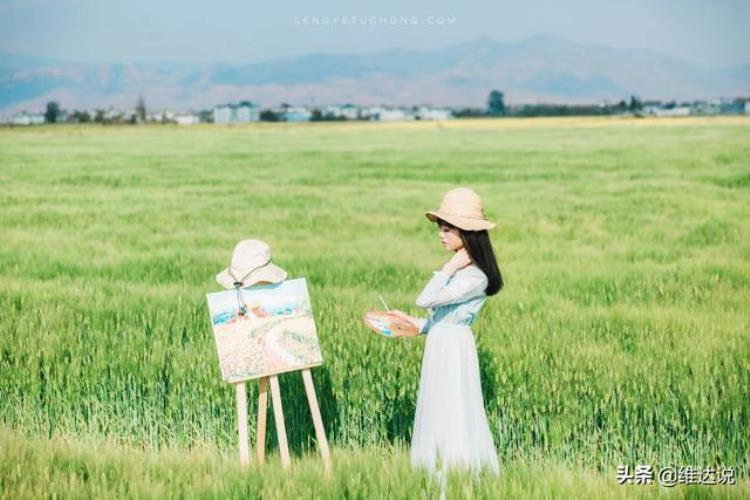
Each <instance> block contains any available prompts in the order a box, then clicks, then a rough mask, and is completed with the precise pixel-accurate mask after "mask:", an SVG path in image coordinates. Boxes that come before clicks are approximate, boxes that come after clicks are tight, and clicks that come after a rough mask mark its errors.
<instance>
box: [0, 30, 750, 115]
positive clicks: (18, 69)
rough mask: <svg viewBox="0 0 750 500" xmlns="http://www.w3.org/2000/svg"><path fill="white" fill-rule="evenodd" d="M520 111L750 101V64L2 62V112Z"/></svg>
mask: <svg viewBox="0 0 750 500" xmlns="http://www.w3.org/2000/svg"><path fill="white" fill-rule="evenodd" d="M493 88H497V89H500V90H502V91H503V92H505V95H506V100H507V101H508V102H511V103H514V102H515V103H517V102H536V101H547V102H577V103H581V102H598V101H600V100H603V99H609V100H619V99H622V98H627V97H628V96H630V95H631V94H635V95H638V96H640V97H641V98H644V99H678V100H683V99H689V100H692V99H697V98H716V97H721V96H725V97H734V96H739V95H744V96H747V95H750V64H748V65H744V66H734V67H727V68H719V69H716V68H705V67H702V66H698V65H695V64H693V63H690V62H687V61H684V60H681V59H678V58H674V57H670V56H666V55H663V54H659V53H656V52H653V51H647V50H633V49H618V48H612V47H604V46H598V45H589V44H581V43H576V42H572V41H570V40H566V39H564V38H560V37H557V36H551V35H540V36H535V37H531V38H528V39H526V40H522V41H517V42H497V41H494V40H492V39H490V38H488V37H484V36H483V37H480V38H477V39H475V40H473V41H470V42H466V43H462V44H458V45H454V46H450V47H447V48H443V49H437V50H429V51H420V50H402V49H397V50H385V51H381V52H376V53H370V54H349V55H334V54H307V55H300V56H296V57H283V58H276V59H270V60H268V61H264V62H258V63H250V64H243V65H227V64H182V63H169V62H166V63H142V64H93V63H73V62H64V61H56V60H51V59H43V58H33V57H24V56H18V55H12V54H7V53H2V52H0V113H2V114H3V115H7V114H10V113H11V112H13V111H15V110H18V109H28V110H35V109H42V108H43V106H44V104H45V103H46V102H47V101H48V100H51V99H57V100H59V101H60V103H61V105H62V106H63V107H64V108H68V109H71V108H93V107H108V106H110V105H111V106H115V107H123V108H124V107H132V106H134V104H135V102H136V99H137V96H138V94H139V93H142V94H143V95H144V97H145V99H146V104H147V106H148V107H153V108H161V107H175V108H189V107H193V108H202V107H210V106H213V105H215V104H220V103H224V102H227V101H234V100H243V99H248V100H251V101H254V102H257V103H259V104H261V105H263V106H273V105H277V104H279V103H280V102H283V101H285V102H290V103H299V104H310V103H313V104H329V103H336V102H339V103H344V102H352V103H357V104H434V105H451V106H462V105H467V106H484V104H485V102H486V98H487V95H488V93H489V91H490V90H491V89H493Z"/></svg>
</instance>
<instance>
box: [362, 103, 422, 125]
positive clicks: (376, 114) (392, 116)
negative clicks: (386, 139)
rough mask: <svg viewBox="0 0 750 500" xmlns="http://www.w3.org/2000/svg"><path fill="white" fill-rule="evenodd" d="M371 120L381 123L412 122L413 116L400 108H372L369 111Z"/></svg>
mask: <svg viewBox="0 0 750 500" xmlns="http://www.w3.org/2000/svg"><path fill="white" fill-rule="evenodd" d="M369 115H370V119H371V120H378V121H383V122H386V121H388V122H390V121H403V120H413V119H414V115H413V114H411V113H409V112H407V111H406V110H404V109H402V108H388V107H383V106H373V107H371V108H370V109H369Z"/></svg>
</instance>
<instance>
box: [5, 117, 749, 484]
mask: <svg viewBox="0 0 750 500" xmlns="http://www.w3.org/2000/svg"><path fill="white" fill-rule="evenodd" d="M0 185H1V186H2V189H0V206H1V207H2V212H1V213H0V240H1V241H2V243H1V244H0V497H1V496H7V497H16V496H38V495H42V496H48V495H53V494H54V493H58V494H62V495H63V496H69V495H73V496H77V495H95V496H109V495H111V494H115V495H118V496H131V495H136V496H152V497H160V496H162V495H163V494H165V493H166V494H170V493H171V494H173V495H187V496H191V495H205V496H216V497H222V496H227V495H228V496H245V497H247V496H253V494H258V492H262V495H263V496H264V497H270V498H284V497H288V496H296V497H303V498H306V497H320V496H330V497H347V498H373V497H374V498H386V497H389V498H415V497H417V498H418V497H419V496H420V495H421V494H422V493H425V492H427V493H428V494H429V495H432V494H433V493H434V489H432V488H431V487H430V486H428V485H427V483H426V478H424V477H422V476H421V475H419V474H417V473H415V472H412V471H411V470H410V468H409V463H408V445H409V439H410V436H411V426H412V422H413V417H414V409H415V403H416V395H417V390H418V381H419V369H420V362H421V355H422V350H423V348H424V342H425V337H424V336H423V337H421V338H418V339H385V338H382V337H378V336H376V335H375V334H374V333H372V332H371V331H369V330H367V329H366V328H365V327H364V326H363V325H362V323H361V316H362V313H363V312H364V311H365V310H368V309H372V308H377V307H378V306H379V301H378V299H377V297H378V294H382V295H383V296H384V297H385V298H386V300H387V301H388V302H389V305H390V306H391V307H393V308H399V309H402V310H404V311H406V312H408V313H412V314H424V311H421V310H419V309H418V308H416V307H415V306H414V299H415V298H416V296H417V294H418V293H419V291H420V290H421V287H422V286H423V285H424V284H425V283H426V281H427V280H428V279H429V277H430V276H431V274H432V273H431V272H432V271H433V270H436V269H438V268H439V267H440V266H441V265H442V263H443V262H444V261H445V260H447V259H448V257H449V255H448V254H447V253H446V252H445V251H444V250H443V249H442V248H441V247H440V245H439V241H438V234H437V231H436V228H435V226H434V225H431V224H430V223H429V222H428V221H427V219H426V218H425V217H424V215H423V213H424V211H425V210H428V209H432V208H435V207H436V206H437V205H438V203H439V202H440V198H441V196H442V194H443V193H444V192H445V191H447V190H448V189H450V188H452V187H455V186H459V185H465V186H469V187H472V188H473V189H475V190H476V191H477V192H478V193H479V194H480V195H481V196H482V197H483V200H484V203H485V211H486V213H487V216H488V217H489V218H490V219H492V220H494V221H496V222H497V223H498V226H497V228H496V229H495V230H493V231H492V232H491V236H492V239H493V244H494V246H495V251H496V255H497V257H498V262H499V264H500V269H501V271H502V274H503V278H504V280H505V289H503V290H502V291H501V292H500V294H499V295H497V296H495V297H492V298H491V299H490V300H488V302H487V304H486V305H485V308H484V309H483V311H482V314H481V316H480V318H479V319H478V321H477V322H476V323H475V325H474V330H475V332H476V339H477V344H478V350H479V356H480V364H481V369H482V382H483V390H484V395H485V405H486V408H487V413H488V416H489V419H490V426H491V428H492V432H493V436H494V439H495V443H496V446H497V448H498V452H499V454H500V462H501V467H502V468H503V470H504V472H505V473H504V474H502V475H501V478H500V479H495V480H492V479H491V478H490V479H488V480H486V481H484V482H482V483H480V484H474V483H471V482H470V479H468V478H465V477H463V476H461V477H456V478H455V479H453V480H451V481H450V482H449V488H450V492H449V497H450V496H453V497H464V496H475V497H487V498H492V497H497V496H498V495H502V496H528V495H532V496H553V497H561V498H564V497H570V496H571V495H573V494H574V493H575V495H576V496H580V495H582V494H584V493H588V494H589V495H590V496H592V497H601V496H605V495H606V496H632V495H641V494H642V495H652V494H656V493H658V492H659V491H661V492H668V493H672V494H673V495H674V496H675V497H695V496H704V495H709V494H714V495H717V496H723V495H729V496H736V497H738V498H739V497H742V496H745V497H747V496H748V495H750V482H749V481H748V475H747V473H748V466H750V432H749V431H748V429H750V404H749V403H748V401H749V400H750V315H749V314H748V305H749V304H750V224H748V220H750V119H747V118H739V117H738V118H733V119H729V118H704V119H663V120H660V119H653V120H644V119H641V120H638V119H613V118H590V119H526V120H524V119H507V120H473V121H453V122H436V123H430V122H416V123H409V124H377V123H354V124H341V123H314V124H258V125H249V126H237V127H222V126H196V127H178V126H138V127H96V126H83V127H78V126H57V127H39V128H28V129H19V128H16V129H10V128H5V129H0ZM244 238H260V239H263V240H265V241H267V242H269V243H270V244H271V246H272V248H273V250H274V261H275V262H276V263H277V264H279V265H280V266H282V267H283V268H285V269H286V270H288V271H289V275H290V277H306V278H307V280H308V286H309V288H310V294H311V299H312V305H313V310H314V314H315V318H316V323H317V327H318V333H319V336H320V340H321V345H322V350H323V358H324V364H323V365H322V366H321V367H319V368H315V369H313V371H312V373H313V378H314V380H315V384H316V389H317V392H318V398H319V401H320V407H321V411H322V414H323V419H324V424H325V427H326V431H327V434H328V437H329V440H330V442H331V445H332V454H333V460H334V476H333V478H332V479H331V480H325V479H324V478H323V477H322V474H321V471H322V466H321V464H320V461H319V460H318V458H317V457H316V455H315V453H316V447H315V442H314V440H313V438H314V435H315V434H314V430H313V426H312V422H311V420H310V416H309V410H308V408H307V402H306V399H305V395H304V386H303V384H302V379H301V377H300V375H299V374H298V373H291V374H285V375H281V376H280V378H279V380H280V383H281V392H282V396H283V398H284V413H285V419H286V423H287V427H288V429H287V430H288V435H289V441H290V446H291V448H292V452H293V456H292V472H291V474H288V475H287V474H285V473H284V472H283V471H282V470H281V467H280V465H279V464H278V455H276V454H275V452H276V450H277V444H276V435H275V432H274V430H273V426H272V425H271V427H270V429H269V433H268V436H267V447H268V448H269V449H270V450H271V452H272V455H271V456H270V462H269V463H268V464H267V466H266V467H265V469H259V468H258V467H257V466H256V465H255V464H253V465H252V467H251V469H250V470H249V471H247V472H241V471H239V469H238V468H237V467H236V445H237V443H236V441H237V438H236V421H235V406H234V405H235V403H234V390H233V387H232V386H230V385H227V384H225V383H224V382H222V381H221V376H220V373H219V367H218V361H217V357H216V350H215V345H214V341H213V338H212V333H211V329H210V323H209V316H208V310H207V307H206V303H205V294H206V293H207V292H212V291H217V290H218V289H219V288H220V287H219V285H218V284H217V283H216V282H215V280H214V276H215V274H216V273H217V272H219V271H220V270H221V269H223V268H224V267H226V265H227V264H228V263H229V259H230V256H231V251H232V248H233V246H234V244H235V243H236V242H237V241H238V240H240V239H244ZM248 389H249V392H248V398H249V400H250V401H251V402H252V401H254V398H256V396H257V384H254V383H253V384H249V385H248ZM255 413H256V411H255V407H251V409H250V426H251V445H254V444H255V435H254V424H255V418H254V417H255ZM272 422H273V414H272V410H269V423H272ZM621 463H624V464H630V465H631V467H632V466H634V465H635V464H651V465H652V466H653V467H654V469H655V470H657V471H658V468H659V467H661V466H666V465H675V466H688V465H693V466H696V467H707V466H717V465H719V466H725V467H734V468H735V471H736V472H735V473H736V474H737V476H738V484H737V485H735V486H725V487H720V486H707V485H702V486H691V487H686V486H684V485H680V486H677V487H675V488H664V487H661V488H660V487H659V486H658V484H654V485H651V486H640V485H625V486H620V485H618V484H617V482H616V469H617V465H618V464H621Z"/></svg>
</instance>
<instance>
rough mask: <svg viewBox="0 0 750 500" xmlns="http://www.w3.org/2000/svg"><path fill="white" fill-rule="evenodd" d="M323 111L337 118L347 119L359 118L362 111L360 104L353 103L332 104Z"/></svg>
mask: <svg viewBox="0 0 750 500" xmlns="http://www.w3.org/2000/svg"><path fill="white" fill-rule="evenodd" d="M323 113H324V114H326V115H330V116H333V117H335V118H342V117H343V118H346V119H347V120H359V119H360V118H361V117H362V113H361V111H360V108H359V107H358V106H355V105H353V104H343V105H342V104H332V105H330V106H326V107H325V108H324V109H323Z"/></svg>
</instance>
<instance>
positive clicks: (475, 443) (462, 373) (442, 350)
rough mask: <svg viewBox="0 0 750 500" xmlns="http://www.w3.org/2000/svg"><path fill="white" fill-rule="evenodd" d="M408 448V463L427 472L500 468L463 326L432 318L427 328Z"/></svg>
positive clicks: (474, 353)
mask: <svg viewBox="0 0 750 500" xmlns="http://www.w3.org/2000/svg"><path fill="white" fill-rule="evenodd" d="M410 454H411V463H412V466H413V467H426V468H427V469H428V470H429V471H430V472H431V473H435V472H436V471H437V469H440V472H442V473H444V472H445V471H446V470H447V469H449V468H450V469H457V468H458V469H464V470H471V471H472V472H475V473H478V472H480V471H481V470H482V469H484V468H486V469H488V470H490V471H491V472H493V473H495V474H499V473H500V465H499V463H498V457H497V450H496V449H495V444H494V442H493V441H492V434H491V433H490V427H489V424H488V422H487V415H486V413H485V409H484V399H483V397H482V385H481V380H480V375H479V359H478V357H477V349H476V344H475V343H474V334H473V332H472V330H471V328H470V327H468V326H462V325H449V324H440V323H436V324H435V325H433V326H432V328H430V330H429V332H428V333H427V341H426V342H425V350H424V355H423V357H422V372H421V375H420V380H419V394H418V396H417V410H416V414H415V416H414V428H413V431H412V439H411V453H410ZM441 476H442V474H441Z"/></svg>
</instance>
